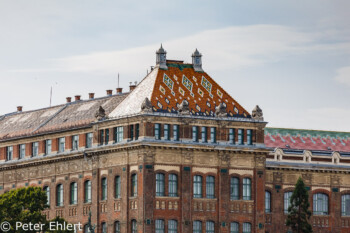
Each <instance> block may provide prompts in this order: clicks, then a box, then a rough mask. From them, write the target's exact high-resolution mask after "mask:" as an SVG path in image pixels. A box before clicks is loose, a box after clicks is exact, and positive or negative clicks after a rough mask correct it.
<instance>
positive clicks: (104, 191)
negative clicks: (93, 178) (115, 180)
mask: <svg viewBox="0 0 350 233" xmlns="http://www.w3.org/2000/svg"><path fill="white" fill-rule="evenodd" d="M101 200H107V178H106V177H103V178H102V180H101Z"/></svg>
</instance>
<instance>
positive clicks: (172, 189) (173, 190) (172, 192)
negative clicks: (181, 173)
mask: <svg viewBox="0 0 350 233" xmlns="http://www.w3.org/2000/svg"><path fill="white" fill-rule="evenodd" d="M168 185H169V190H168V193H169V197H177V175H176V174H169V181H168Z"/></svg>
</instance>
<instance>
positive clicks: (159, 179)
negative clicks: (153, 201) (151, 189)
mask: <svg viewBox="0 0 350 233" xmlns="http://www.w3.org/2000/svg"><path fill="white" fill-rule="evenodd" d="M164 183H165V178H164V174H162V173H157V174H156V196H157V197H163V196H164V195H165V192H164V191H165V189H164Z"/></svg>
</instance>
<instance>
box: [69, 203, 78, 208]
mask: <svg viewBox="0 0 350 233" xmlns="http://www.w3.org/2000/svg"><path fill="white" fill-rule="evenodd" d="M77 206H78V203H77V204H69V206H68V207H77Z"/></svg>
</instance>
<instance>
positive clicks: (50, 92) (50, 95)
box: [50, 86, 52, 107]
mask: <svg viewBox="0 0 350 233" xmlns="http://www.w3.org/2000/svg"><path fill="white" fill-rule="evenodd" d="M51 102H52V86H51V89H50V107H51Z"/></svg>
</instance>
